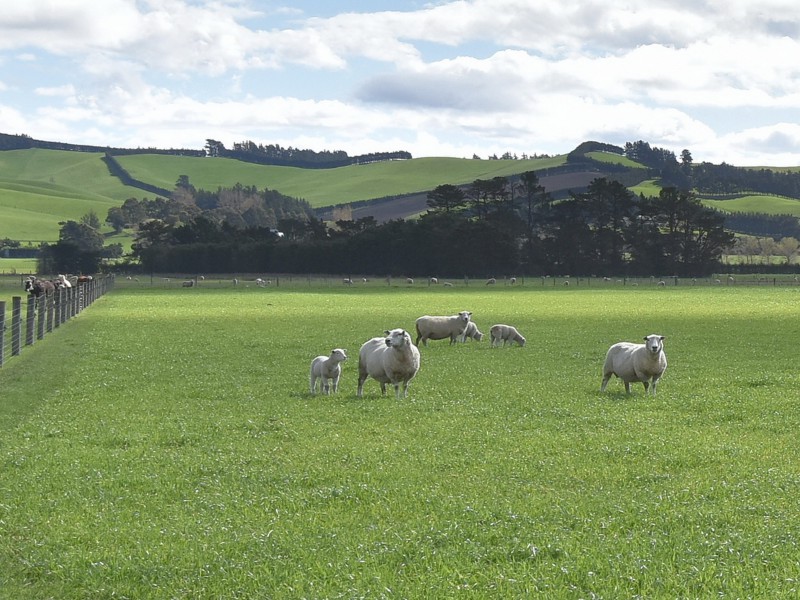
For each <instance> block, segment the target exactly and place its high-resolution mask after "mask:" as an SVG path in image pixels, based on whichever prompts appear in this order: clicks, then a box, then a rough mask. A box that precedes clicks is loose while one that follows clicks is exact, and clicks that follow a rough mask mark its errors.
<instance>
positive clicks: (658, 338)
mask: <svg viewBox="0 0 800 600" xmlns="http://www.w3.org/2000/svg"><path fill="white" fill-rule="evenodd" d="M644 347H645V348H647V351H648V352H649V353H650V354H658V353H659V352H661V351H662V350H663V349H664V336H663V335H656V334H654V333H653V334H650V335H648V336H645V338H644Z"/></svg>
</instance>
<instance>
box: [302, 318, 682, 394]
mask: <svg viewBox="0 0 800 600" xmlns="http://www.w3.org/2000/svg"><path fill="white" fill-rule="evenodd" d="M415 325H416V332H417V339H416V341H413V342H412V339H411V334H409V332H408V331H406V330H405V329H401V328H398V329H391V330H386V331H385V332H384V335H383V336H378V337H374V338H372V339H369V340H367V341H366V342H364V344H362V346H361V349H360V350H359V353H358V390H357V395H358V396H359V397H361V396H362V394H363V391H364V382H365V381H366V380H367V378H369V377H372V378H373V379H374V380H375V381H377V382H378V383H379V384H380V386H381V394H382V395H386V385H387V384H391V385H392V386H394V392H395V398H400V397H401V392H402V397H403V398H405V397H407V396H408V386H409V384H410V383H411V380H412V379H414V377H415V376H416V375H417V372H418V371H419V367H420V352H419V344H420V342H422V345H423V346H427V345H428V340H444V339H448V338H449V339H450V344H455V343H456V342H457V341H459V342H465V341H466V340H467V338H471V339H474V340H477V341H481V340H482V339H483V337H484V335H483V333H481V332H480V330H479V329H478V326H477V325H476V324H475V323H474V322H473V321H472V312H470V311H466V310H464V311H461V312H459V313H458V314H456V315H451V316H430V315H424V316H422V317H419V318H418V319H417V320H416V323H415ZM489 334H490V337H491V342H492V347H497V346H501V345H502V346H505V345H506V344H510V345H513V344H514V343H516V344H518V345H519V346H520V347H522V346H525V337H524V336H523V335H522V334H521V333H520V332H519V331H518V330H517V329H516V328H515V327H514V326H513V325H505V324H502V323H500V324H497V325H492V327H491V329H490V330H489ZM347 358H348V357H347V352H346V351H345V350H343V349H342V348H334V349H333V350H332V351H331V353H330V355H329V356H325V355H321V356H317V357H315V358H314V359H313V360H312V361H311V371H310V375H309V386H310V389H311V393H312V394H316V393H317V391H318V390H319V391H320V392H321V393H323V394H331V393H336V392H338V391H339V379H340V377H341V375H342V363H343V362H345V361H346V360H347ZM666 368H667V356H666V354H665V353H664V336H663V335H657V334H650V335H648V336H645V338H644V343H643V344H635V343H631V342H619V343H617V344H614V345H612V346H611V347H610V348H609V349H608V352H607V353H606V358H605V362H604V364H603V380H602V383H601V384H600V391H601V392H602V391H605V389H606V386H607V385H608V382H609V380H610V379H611V376H612V375H614V376H616V377H618V378H619V379H621V380H622V382H623V383H624V384H625V391H626V392H627V393H628V394H630V392H631V383H634V382H637V381H638V382H641V383H642V384H643V385H644V390H645V394H648V393H651V394H652V395H655V393H656V387H657V385H658V381H659V380H660V379H661V377H662V376H663V375H664V371H665V370H666Z"/></svg>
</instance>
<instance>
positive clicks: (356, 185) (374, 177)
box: [117, 154, 566, 208]
mask: <svg viewBox="0 0 800 600" xmlns="http://www.w3.org/2000/svg"><path fill="white" fill-rule="evenodd" d="M117 161H118V162H119V163H120V165H122V166H123V167H124V168H125V170H127V171H128V173H130V174H131V176H132V177H134V178H135V179H140V180H142V181H146V182H148V183H151V184H155V185H157V186H160V187H165V188H167V189H171V188H172V187H174V185H175V182H176V181H177V179H178V177H179V176H180V175H186V176H188V177H189V181H190V182H191V183H192V184H193V185H194V186H195V187H197V188H203V189H206V190H216V189H217V188H219V187H225V186H231V185H233V184H235V183H241V184H242V185H255V186H256V187H257V188H259V189H263V188H265V187H266V188H269V189H272V190H277V191H279V192H281V193H282V194H286V195H287V196H292V197H294V198H302V199H303V200H306V201H307V202H308V203H309V204H311V206H313V207H314V208H318V207H323V206H331V205H334V204H342V203H349V202H357V201H362V200H370V199H373V198H383V197H385V196H395V195H404V194H412V193H415V192H426V191H428V190H431V189H433V188H435V187H436V186H437V185H440V184H442V183H451V184H462V183H470V182H472V181H474V180H476V179H491V178H492V177H500V176H508V175H515V174H518V173H522V172H524V171H534V170H540V169H549V168H551V167H556V166H559V165H562V164H564V162H565V161H566V157H565V156H559V157H555V158H541V159H531V160H472V159H461V158H415V159H412V160H402V161H387V162H376V163H369V164H366V165H352V166H347V167H339V168H335V169H299V168H296V167H277V166H271V165H257V164H254V163H246V162H241V161H238V160H232V159H228V158H198V157H189V156H159V155H153V154H137V155H130V156H119V157H117Z"/></svg>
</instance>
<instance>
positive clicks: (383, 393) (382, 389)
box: [381, 382, 386, 396]
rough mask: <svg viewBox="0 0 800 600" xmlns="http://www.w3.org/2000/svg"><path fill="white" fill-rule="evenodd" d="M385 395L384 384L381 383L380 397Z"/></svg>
mask: <svg viewBox="0 0 800 600" xmlns="http://www.w3.org/2000/svg"><path fill="white" fill-rule="evenodd" d="M385 395H386V384H385V383H384V382H381V396H385Z"/></svg>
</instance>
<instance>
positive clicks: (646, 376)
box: [600, 334, 667, 396]
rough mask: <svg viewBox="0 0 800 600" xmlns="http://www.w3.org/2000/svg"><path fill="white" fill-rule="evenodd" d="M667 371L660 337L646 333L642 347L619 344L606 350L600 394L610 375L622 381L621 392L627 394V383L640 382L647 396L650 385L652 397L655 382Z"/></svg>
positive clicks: (631, 344)
mask: <svg viewBox="0 0 800 600" xmlns="http://www.w3.org/2000/svg"><path fill="white" fill-rule="evenodd" d="M666 369H667V355H666V354H665V353H664V336H663V335H656V334H650V335H648V336H645V338H644V344H633V343H631V342H619V343H617V344H614V345H613V346H611V347H610V348H609V349H608V352H607V353H606V361H605V363H604V364H603V383H602V384H601V385H600V391H601V392H603V391H605V389H606V385H608V380H609V379H611V376H612V375H616V376H617V377H619V378H620V379H622V381H623V382H625V391H626V392H627V393H629V394H630V393H631V382H632V381H641V382H642V383H643V384H644V393H645V394H647V392H648V388H650V387H651V386H650V383H651V382H652V384H653V385H652V388H651V389H652V394H653V396H655V395H656V385H657V384H658V380H659V379H661V376H662V375H663V374H664V371H665V370H666Z"/></svg>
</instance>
